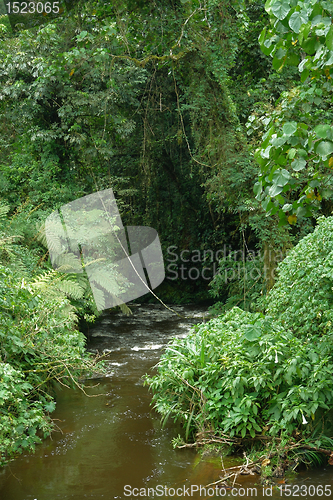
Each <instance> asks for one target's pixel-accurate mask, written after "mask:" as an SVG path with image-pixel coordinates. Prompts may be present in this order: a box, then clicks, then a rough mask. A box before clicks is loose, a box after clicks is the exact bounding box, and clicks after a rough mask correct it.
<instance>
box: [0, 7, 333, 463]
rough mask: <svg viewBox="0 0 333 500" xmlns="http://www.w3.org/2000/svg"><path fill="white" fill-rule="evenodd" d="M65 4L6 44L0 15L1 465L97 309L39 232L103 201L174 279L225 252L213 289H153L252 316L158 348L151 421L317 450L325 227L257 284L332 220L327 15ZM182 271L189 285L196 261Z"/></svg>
mask: <svg viewBox="0 0 333 500" xmlns="http://www.w3.org/2000/svg"><path fill="white" fill-rule="evenodd" d="M75 3H76V5H75V6H74V7H73V9H72V10H71V11H70V12H67V13H62V15H61V16H59V17H58V18H54V19H52V22H50V23H46V24H45V23H43V24H42V25H40V26H37V27H35V28H32V29H30V30H25V29H21V28H20V26H18V27H17V30H14V31H12V30H11V29H10V25H9V22H8V19H7V18H6V16H4V15H3V16H2V13H3V10H0V218H1V221H0V222H1V227H0V266H1V267H0V292H1V293H0V335H1V337H0V342H1V343H0V356H1V357H0V373H1V375H0V377H1V378H0V380H1V388H0V405H1V406H0V411H1V416H2V417H3V418H2V420H1V431H0V438H1V442H2V445H1V446H2V448H1V450H0V451H1V453H2V459H5V458H6V456H7V455H8V456H10V455H11V454H15V453H16V452H19V451H22V450H23V449H33V447H34V445H35V443H37V442H38V441H39V439H40V438H39V436H40V435H41V434H43V433H44V434H47V433H49V432H50V430H51V427H52V425H51V420H50V418H49V415H48V413H49V412H51V411H52V409H53V408H54V399H53V389H54V384H55V383H60V384H63V383H65V384H68V383H70V382H71V383H73V384H78V380H79V377H81V376H83V375H84V374H86V373H87V372H89V371H90V370H91V369H92V368H93V365H94V363H93V361H92V360H91V359H90V357H89V356H88V355H87V354H86V353H85V350H84V337H83V336H82V334H81V333H79V332H78V331H77V319H78V317H79V316H80V317H84V318H85V319H88V320H89V319H90V320H92V319H93V318H94V313H96V307H95V304H94V301H93V299H92V294H91V290H90V288H89V286H88V281H87V279H86V277H85V275H84V274H82V275H61V274H60V273H56V272H54V271H53V270H52V269H51V266H50V262H49V260H48V253H47V250H46V249H45V248H44V246H43V242H44V243H45V237H44V236H43V222H44V221H45V219H46V218H47V216H48V215H49V214H50V213H51V212H52V211H53V210H56V209H58V208H59V207H60V206H61V205H62V204H65V203H67V202H70V201H72V200H75V199H77V198H80V197H81V196H84V195H87V194H91V193H92V192H95V191H97V190H101V189H106V188H108V187H111V188H112V189H113V191H114V193H115V195H116V198H117V203H118V207H119V209H120V213H121V216H122V220H123V223H124V225H147V226H151V227H153V228H155V229H156V230H157V231H158V233H159V236H160V239H161V243H162V248H163V250H164V253H165V255H166V256H167V255H168V248H169V247H170V246H172V247H173V248H177V249H178V253H176V260H172V261H171V262H172V265H174V266H175V268H176V270H177V269H178V266H180V265H182V263H183V261H182V259H181V257H180V255H181V252H182V251H183V250H185V252H187V255H189V254H191V252H192V251H193V252H197V253H199V254H201V252H203V251H205V250H207V251H208V255H209V253H210V252H211V254H213V255H216V251H220V252H221V248H222V247H223V246H226V247H227V248H231V249H235V248H238V252H239V250H240V251H241V252H240V253H241V256H240V257H237V258H236V257H235V258H233V257H230V258H229V256H226V257H224V258H223V259H221V257H220V258H215V262H214V263H213V262H210V264H212V266H211V267H212V268H213V269H215V274H216V275H215V276H214V277H213V278H212V279H211V280H210V279H208V280H206V279H205V280H203V279H201V280H200V279H195V280H194V279H193V280H192V279H186V278H184V279H180V278H179V279H177V280H176V281H173V280H172V279H168V277H167V279H166V280H165V282H164V284H163V285H161V287H160V289H159V290H158V294H161V295H162V297H163V298H164V299H167V300H168V301H170V302H174V301H178V302H180V301H182V302H193V301H194V300H201V299H205V298H207V297H208V293H207V288H208V286H207V285H208V282H209V281H211V283H210V290H211V295H212V296H213V297H214V299H215V300H219V304H218V305H217V306H216V310H217V309H219V310H220V311H221V310H222V311H223V312H224V311H226V310H227V309H230V308H231V307H232V306H235V305H237V306H239V307H242V308H243V309H245V310H247V311H250V312H246V313H245V312H242V311H241V310H239V309H237V308H236V309H232V310H231V312H229V313H227V315H226V316H225V317H222V316H221V317H220V318H218V319H216V320H214V321H213V322H212V323H209V324H207V325H203V326H201V327H200V328H199V329H198V331H197V332H196V333H193V334H192V335H190V336H189V338H188V339H187V340H183V341H175V342H174V344H172V346H170V347H169V349H168V350H167V352H166V354H165V355H164V357H163V358H162V362H161V364H160V368H159V369H160V374H159V375H158V377H157V378H153V379H148V380H149V383H150V384H151V386H152V387H153V388H154V390H155V391H156V396H155V402H156V404H157V407H158V409H159V410H160V411H161V412H162V413H163V415H164V416H167V415H168V414H169V413H171V414H172V415H173V416H174V417H176V418H179V419H181V420H182V421H183V422H184V423H186V426H187V434H189V433H190V431H191V430H192V429H202V428H204V427H205V426H207V425H209V426H212V427H213V428H215V429H220V430H221V429H222V428H223V429H224V431H225V432H227V433H229V435H230V436H232V437H235V436H240V437H241V438H242V437H245V438H249V439H254V438H255V437H256V435H257V433H260V432H265V428H266V427H267V432H268V434H269V435H278V434H279V432H280V431H281V425H282V424H283V425H284V426H285V429H286V432H287V434H288V435H291V433H292V432H294V431H295V432H299V431H298V430H299V429H300V428H301V429H303V431H304V432H302V435H304V436H312V437H313V436H315V433H316V432H317V431H318V432H319V430H318V429H319V427H318V426H317V418H319V417H318V415H321V413H320V412H322V411H323V409H324V408H325V405H330V396H328V392H329V391H330V390H331V389H330V387H331V386H330V383H331V382H330V378H329V377H328V375H327V373H329V370H330V369H331V357H330V353H329V349H330V338H331V337H330V334H331V323H330V321H331V312H330V311H331V309H330V308H331V295H330V293H331V281H330V280H331V270H330V264H329V255H330V244H331V239H330V235H329V231H330V224H331V222H330V219H326V220H323V221H322V222H321V223H320V227H319V228H318V230H316V231H315V232H314V233H313V235H312V234H311V235H310V236H308V239H304V240H302V242H301V244H300V246H297V247H296V248H295V249H294V250H293V251H292V252H290V254H289V256H288V257H287V259H286V260H285V261H284V263H283V264H282V265H281V266H280V268H279V273H280V277H279V281H278V283H277V284H276V285H275V287H274V288H273V289H272V287H273V285H274V281H275V276H274V271H275V268H276V266H277V264H278V262H279V261H280V260H282V259H283V258H284V257H285V255H286V253H287V251H288V250H289V249H290V248H291V247H292V246H293V245H295V244H296V243H297V242H298V241H299V240H300V239H301V238H302V237H304V236H305V235H306V234H308V233H311V232H312V231H313V226H314V225H315V220H314V219H313V218H311V217H309V219H308V221H307V222H306V223H305V222H304V217H305V216H311V215H312V214H313V213H314V210H316V211H317V212H318V214H319V215H320V214H324V215H328V214H330V211H331V209H332V206H331V193H332V192H333V191H332V186H331V184H332V179H331V174H330V168H331V167H332V158H331V154H332V152H333V146H332V144H333V142H332V141H333V136H332V127H331V121H332V116H331V90H332V88H331V83H330V80H331V66H332V64H333V63H332V51H333V47H332V33H333V32H332V25H331V22H330V20H331V16H332V12H331V6H330V4H329V2H326V1H321V2H314V1H312V0H311V1H305V0H300V1H298V2H296V0H290V1H289V0H270V1H268V2H267V3H266V10H265V8H264V4H263V2H262V1H261V0H250V1H248V2H244V1H242V0H205V1H199V0H154V1H150V0H149V1H148V0H140V1H134V0H117V1H114V2H109V1H105V0H88V1H86V2H83V1H81V2H75ZM269 23H270V26H269ZM260 33H261V34H260ZM258 37H259V42H258ZM260 47H261V49H262V50H260ZM271 56H273V66H272V64H271V59H270V57H271ZM297 65H298V66H297ZM256 149H257V151H256ZM255 160H257V162H256V161H255ZM258 162H259V167H260V172H259V181H258V182H257V183H256V184H255V182H256V180H258ZM254 184H255V187H254V192H253V185H254ZM7 214H8V216H7ZM266 215H269V217H268V216H266ZM283 224H285V226H284V227H281V226H282V225H283ZM321 241H324V242H325V253H323V254H321V251H320V250H319V244H320V242H321ZM309 242H311V245H312V246H313V249H312V250H311V252H312V253H311V252H310V250H309ZM236 254H237V252H235V255H236ZM323 259H326V260H323ZM185 262H186V261H185ZM193 262H197V264H195V266H196V267H197V268H198V270H199V271H198V272H199V274H198V276H202V275H203V270H204V269H205V266H206V264H207V260H205V259H201V258H199V259H197V260H196V261H194V260H193ZM213 264H214V265H215V268H214V265H213ZM301 266H307V273H308V276H309V279H308V281H307V277H306V276H307V275H306V274H302V273H303V272H304V270H302V269H301ZM216 270H217V271H218V272H217V273H216ZM178 276H179V275H178ZM295 280H296V281H295ZM297 280H298V281H297ZM296 282H297V283H299V287H297V286H296V285H295V286H294V284H295V283H296ZM270 289H272V292H271V293H270V294H269V295H268V297H267V299H265V295H266V293H267V292H268V291H269V290H270ZM310 293H311V294H314V298H313V299H311V300H310V299H309V296H310ZM265 307H266V308H267V311H268V312H269V316H268V317H265V316H263V314H264V311H265ZM258 311H259V312H258ZM303 312H304V314H303ZM251 325H252V326H251ZM251 332H252V333H251ZM310 333H311V335H315V336H316V340H315V342H314V344H313V345H312V344H311V341H310V339H309V334H310ZM321 334H325V335H326V336H325V337H320V335H321ZM318 335H319V337H318ZM50 340H51V341H50ZM311 345H312V347H311ZM283 346H284V347H283ZM235 352H237V355H236V356H235ZM300 352H302V354H303V358H302V359H301V358H300V357H299V353H300ZM224 357H225V359H224ZM222 358H223V363H222V361H221V360H222ZM276 359H277V360H278V361H277V362H276V363H275V360H276ZM319 359H320V360H321V361H320V363H319V361H318V360H319ZM252 365H253V366H254V367H255V370H256V371H255V373H252V368H251V366H252ZM317 365H318V366H317ZM317 368H318V369H317ZM170 370H171V372H170ZM250 370H251V373H250ZM316 370H317V371H316ZM239 373H242V375H239ZM175 374H177V375H178V377H176V376H175ZM318 374H319V375H320V376H322V381H323V382H322V384H323V385H322V389H320V390H319V389H318V390H317V391H316V390H315V387H314V385H315V384H314V381H315V380H317V379H315V378H316V377H317V375H318ZM319 375H318V376H319ZM311 377H312V378H311ZM311 381H312V384H313V387H311ZM317 385H318V384H317ZM273 393H274V397H273V396H272V394H273ZM159 394H161V396H160V395H159ZM283 397H284V398H285V403H282V399H283ZM160 398H162V399H160ZM316 405H317V406H316ZM312 416H314V420H313V422H312ZM303 418H304V419H310V422H311V425H310V424H307V426H305V424H303V423H302V422H303ZM205 419H206V423H205V422H204V420H205ZM278 422H280V424H281V425H280V424H278ZM302 426H303V427H302ZM297 429H298V430H297ZM1 433H2V434H1ZM320 439H321V438H320Z"/></svg>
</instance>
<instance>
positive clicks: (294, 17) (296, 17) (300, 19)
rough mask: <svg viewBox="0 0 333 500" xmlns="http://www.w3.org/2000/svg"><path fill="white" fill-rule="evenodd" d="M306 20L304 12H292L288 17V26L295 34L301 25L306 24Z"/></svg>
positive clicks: (306, 16)
mask: <svg viewBox="0 0 333 500" xmlns="http://www.w3.org/2000/svg"><path fill="white" fill-rule="evenodd" d="M308 20H309V18H308V15H307V13H306V12H304V10H301V11H300V12H294V13H293V14H291V16H290V19H289V26H290V27H291V29H292V30H293V31H294V32H295V33H299V30H300V28H301V26H302V24H306V23H307V22H308Z"/></svg>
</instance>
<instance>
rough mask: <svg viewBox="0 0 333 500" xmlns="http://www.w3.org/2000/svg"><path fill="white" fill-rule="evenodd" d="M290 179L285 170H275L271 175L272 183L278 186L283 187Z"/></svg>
mask: <svg viewBox="0 0 333 500" xmlns="http://www.w3.org/2000/svg"><path fill="white" fill-rule="evenodd" d="M290 178H291V175H290V174H289V172H288V171H287V170H285V169H283V170H277V171H276V172H275V173H274V175H273V182H274V184H277V185H278V186H285V185H286V184H288V181H289V179H290Z"/></svg>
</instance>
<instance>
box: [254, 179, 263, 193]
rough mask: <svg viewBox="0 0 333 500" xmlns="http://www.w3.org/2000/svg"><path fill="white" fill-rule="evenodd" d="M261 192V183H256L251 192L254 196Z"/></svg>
mask: <svg viewBox="0 0 333 500" xmlns="http://www.w3.org/2000/svg"><path fill="white" fill-rule="evenodd" d="M261 191H262V182H256V183H255V185H254V186H253V192H254V194H255V195H257V194H258V193H261Z"/></svg>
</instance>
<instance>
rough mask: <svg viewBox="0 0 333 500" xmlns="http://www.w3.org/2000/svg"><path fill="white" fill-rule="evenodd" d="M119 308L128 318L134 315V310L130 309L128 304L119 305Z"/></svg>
mask: <svg viewBox="0 0 333 500" xmlns="http://www.w3.org/2000/svg"><path fill="white" fill-rule="evenodd" d="M119 308H120V310H121V312H122V313H123V314H126V316H131V314H133V312H132V309H130V308H129V307H128V306H127V305H126V304H119Z"/></svg>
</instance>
